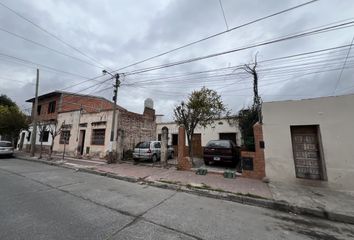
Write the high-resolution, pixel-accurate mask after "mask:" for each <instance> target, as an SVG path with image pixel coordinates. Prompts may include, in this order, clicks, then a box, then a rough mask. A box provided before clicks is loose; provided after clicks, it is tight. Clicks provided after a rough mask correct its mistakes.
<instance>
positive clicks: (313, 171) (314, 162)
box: [291, 126, 322, 179]
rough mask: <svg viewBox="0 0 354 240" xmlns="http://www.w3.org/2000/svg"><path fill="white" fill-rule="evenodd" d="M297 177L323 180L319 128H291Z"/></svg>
mask: <svg viewBox="0 0 354 240" xmlns="http://www.w3.org/2000/svg"><path fill="white" fill-rule="evenodd" d="M291 135H292V144H293V154H294V161H295V172H296V177H298V178H306V179H322V172H321V159H320V149H319V144H318V143H319V141H318V134H317V126H292V127H291Z"/></svg>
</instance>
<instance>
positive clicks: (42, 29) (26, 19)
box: [0, 2, 108, 68]
mask: <svg viewBox="0 0 354 240" xmlns="http://www.w3.org/2000/svg"><path fill="white" fill-rule="evenodd" d="M0 5H1V6H3V7H4V8H6V9H7V10H9V11H11V12H12V13H14V14H15V15H17V16H18V17H20V18H22V19H23V20H25V21H26V22H28V23H30V24H32V25H33V26H35V27H36V28H38V29H39V30H41V31H43V32H45V33H47V34H48V35H49V36H51V37H53V38H55V39H56V40H57V41H59V42H61V43H62V44H64V45H66V46H68V47H69V48H71V49H73V50H74V51H76V52H78V53H80V54H81V55H83V56H85V57H86V58H88V59H90V60H91V61H93V62H96V63H98V64H99V65H101V66H102V67H104V68H108V67H106V66H105V65H103V64H102V63H100V62H99V61H98V60H97V59H95V58H93V57H91V56H89V55H87V54H86V53H84V52H82V51H81V50H80V49H78V48H76V47H74V46H72V45H71V44H69V43H68V42H66V41H64V40H63V39H61V38H59V37H58V36H56V35H55V34H53V33H51V32H49V31H48V30H46V29H45V28H43V27H41V26H40V25H38V24H37V23H35V22H33V21H32V20H30V19H28V18H26V17H25V16H23V15H22V14H20V13H19V12H17V11H15V10H14V9H12V8H10V7H9V6H7V5H5V4H4V3H3V2H0Z"/></svg>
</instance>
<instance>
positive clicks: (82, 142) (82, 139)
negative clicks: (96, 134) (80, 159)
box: [79, 130, 86, 155]
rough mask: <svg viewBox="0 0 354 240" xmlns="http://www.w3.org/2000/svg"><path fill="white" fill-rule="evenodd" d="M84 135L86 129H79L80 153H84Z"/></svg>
mask: <svg viewBox="0 0 354 240" xmlns="http://www.w3.org/2000/svg"><path fill="white" fill-rule="evenodd" d="M85 135H86V131H85V130H80V137H79V152H80V155H83V154H84V147H85Z"/></svg>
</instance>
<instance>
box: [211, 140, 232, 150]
mask: <svg viewBox="0 0 354 240" xmlns="http://www.w3.org/2000/svg"><path fill="white" fill-rule="evenodd" d="M206 147H211V148H213V147H214V148H230V147H231V144H230V141H229V140H211V141H209V142H208V144H207V145H206Z"/></svg>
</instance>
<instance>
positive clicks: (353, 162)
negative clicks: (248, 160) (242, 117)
mask: <svg viewBox="0 0 354 240" xmlns="http://www.w3.org/2000/svg"><path fill="white" fill-rule="evenodd" d="M262 114H263V131H264V140H265V158H266V175H267V176H268V177H269V178H270V179H271V180H276V181H277V180H279V181H294V180H295V179H296V177H295V164H294V158H293V151H292V143H291V133H290V126H296V125H319V129H320V134H321V139H322V146H323V152H324V161H325V165H326V168H327V177H328V184H329V186H332V187H335V188H343V189H351V190H354V141H353V136H354V127H353V123H354V95H345V96H337V97H324V98H317V99H307V100H299V101H280V102H268V103H267V102H266V103H264V104H263V108H262Z"/></svg>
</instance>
